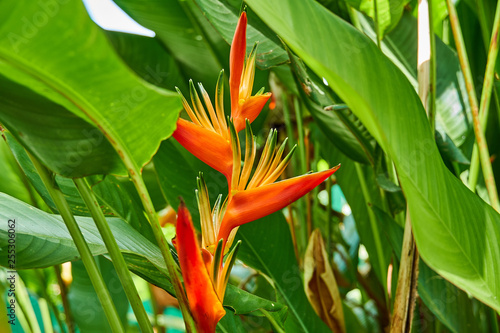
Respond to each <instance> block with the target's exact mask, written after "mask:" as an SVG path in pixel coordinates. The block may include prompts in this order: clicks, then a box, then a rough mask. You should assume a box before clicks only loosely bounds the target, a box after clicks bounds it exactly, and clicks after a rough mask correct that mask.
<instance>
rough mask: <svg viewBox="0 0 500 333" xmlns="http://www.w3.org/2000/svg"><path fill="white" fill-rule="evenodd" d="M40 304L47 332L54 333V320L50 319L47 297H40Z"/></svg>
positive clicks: (44, 327)
mask: <svg viewBox="0 0 500 333" xmlns="http://www.w3.org/2000/svg"><path fill="white" fill-rule="evenodd" d="M38 306H39V307H40V312H41V314H42V321H43V329H44V331H45V333H54V330H53V329H52V321H51V320H50V310H49V305H48V304H47V300H46V299H45V298H39V299H38Z"/></svg>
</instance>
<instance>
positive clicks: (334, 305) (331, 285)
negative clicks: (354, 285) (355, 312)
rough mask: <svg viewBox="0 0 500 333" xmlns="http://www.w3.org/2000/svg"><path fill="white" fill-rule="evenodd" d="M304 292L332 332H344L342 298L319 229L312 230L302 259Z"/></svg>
mask: <svg viewBox="0 0 500 333" xmlns="http://www.w3.org/2000/svg"><path fill="white" fill-rule="evenodd" d="M304 282H305V292H306V295H307V298H308V299H309V302H310V303H311V305H312V306H313V308H314V310H315V311H316V313H317V314H318V316H319V317H320V318H321V319H322V320H323V321H324V322H325V323H326V324H327V325H328V327H330V329H331V330H332V331H333V332H341V333H345V322H344V311H343V310H342V300H341V298H340V293H339V289H338V287H337V282H336V281H335V276H334V274H333V270H332V267H331V266H330V262H329V260H328V255H327V253H326V250H325V244H324V242H323V237H322V236H321V232H320V231H319V229H316V230H314V232H313V233H312V234H311V238H310V239H309V245H308V246H307V251H306V255H305V259H304Z"/></svg>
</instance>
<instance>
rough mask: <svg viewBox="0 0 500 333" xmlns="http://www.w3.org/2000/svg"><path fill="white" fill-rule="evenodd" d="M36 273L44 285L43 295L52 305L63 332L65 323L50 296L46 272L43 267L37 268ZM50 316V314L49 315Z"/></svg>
mask: <svg viewBox="0 0 500 333" xmlns="http://www.w3.org/2000/svg"><path fill="white" fill-rule="evenodd" d="M35 274H36V276H37V277H38V280H39V282H40V284H41V285H42V286H44V287H43V288H41V289H42V297H43V298H45V300H46V301H47V303H48V305H50V308H51V309H52V312H54V317H55V318H56V321H57V325H58V326H59V327H60V328H61V332H64V328H63V323H62V321H61V313H60V312H59V309H58V308H57V306H56V305H55V304H54V302H52V299H51V298H50V295H49V293H48V292H47V288H46V286H47V280H46V279H45V274H44V272H43V270H42V269H35ZM49 318H50V316H49Z"/></svg>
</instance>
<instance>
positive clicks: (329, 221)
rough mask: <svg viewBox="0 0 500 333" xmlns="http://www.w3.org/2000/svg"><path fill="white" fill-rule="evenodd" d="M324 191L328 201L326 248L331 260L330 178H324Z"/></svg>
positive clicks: (331, 199) (331, 201) (331, 200)
mask: <svg viewBox="0 0 500 333" xmlns="http://www.w3.org/2000/svg"><path fill="white" fill-rule="evenodd" d="M326 192H327V193H328V203H327V204H326V205H327V206H326V230H327V243H326V245H327V248H326V251H327V253H328V259H329V260H333V242H332V223H333V221H332V203H333V198H332V178H331V177H328V179H327V180H326Z"/></svg>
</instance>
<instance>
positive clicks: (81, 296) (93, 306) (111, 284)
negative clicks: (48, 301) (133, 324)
mask: <svg viewBox="0 0 500 333" xmlns="http://www.w3.org/2000/svg"><path fill="white" fill-rule="evenodd" d="M95 259H96V262H97V264H98V266H99V270H100V272H101V274H102V278H103V280H104V282H105V283H106V285H107V287H108V290H109V291H110V294H111V299H112V300H113V303H114V304H115V306H116V310H117V312H118V315H119V316H120V320H121V322H122V323H123V324H124V326H125V327H126V323H127V311H128V308H129V302H128V299H127V295H126V294H125V291H124V290H123V287H122V285H121V284H120V283H119V282H120V280H119V279H118V274H117V273H116V270H115V268H114V267H113V264H112V263H111V261H109V260H106V259H105V258H103V257H101V256H98V257H96V258H95ZM71 273H72V276H73V281H72V282H71V286H70V288H69V291H68V301H69V303H70V306H71V313H72V315H73V319H74V321H75V323H76V324H77V325H78V328H79V329H80V332H82V333H91V332H112V330H111V327H110V326H109V324H108V320H107V319H106V316H105V315H104V310H103V309H102V306H101V303H100V302H99V299H98V297H97V293H96V291H95V290H94V287H93V286H92V282H91V281H90V278H89V276H88V274H87V271H86V270H85V266H84V265H83V262H82V261H80V260H78V261H75V262H73V263H72V264H71Z"/></svg>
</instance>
